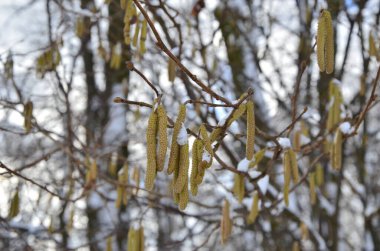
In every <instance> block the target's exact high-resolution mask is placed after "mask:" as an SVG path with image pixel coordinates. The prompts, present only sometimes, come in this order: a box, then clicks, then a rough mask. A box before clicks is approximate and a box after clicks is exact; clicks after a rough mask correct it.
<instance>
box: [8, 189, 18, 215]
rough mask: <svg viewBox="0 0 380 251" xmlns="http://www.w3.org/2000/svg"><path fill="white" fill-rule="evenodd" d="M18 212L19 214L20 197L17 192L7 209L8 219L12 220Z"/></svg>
mask: <svg viewBox="0 0 380 251" xmlns="http://www.w3.org/2000/svg"><path fill="white" fill-rule="evenodd" d="M19 212H20V197H19V194H18V190H17V191H16V193H15V194H14V195H13V198H12V201H11V205H10V207H9V213H8V218H10V219H12V218H14V217H16V216H17V215H18V213H19Z"/></svg>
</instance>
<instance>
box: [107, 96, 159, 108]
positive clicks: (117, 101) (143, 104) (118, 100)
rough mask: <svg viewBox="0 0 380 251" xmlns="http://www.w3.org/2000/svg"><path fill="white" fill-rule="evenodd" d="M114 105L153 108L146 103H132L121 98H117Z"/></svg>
mask: <svg viewBox="0 0 380 251" xmlns="http://www.w3.org/2000/svg"><path fill="white" fill-rule="evenodd" d="M113 102H114V103H123V104H128V105H137V106H145V107H149V108H153V106H152V105H151V104H148V103H145V102H139V101H132V100H127V99H124V98H121V97H116V98H114V100H113Z"/></svg>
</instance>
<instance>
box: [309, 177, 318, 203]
mask: <svg viewBox="0 0 380 251" xmlns="http://www.w3.org/2000/svg"><path fill="white" fill-rule="evenodd" d="M309 189H310V203H311V205H315V202H316V201H317V194H316V193H315V172H311V173H309Z"/></svg>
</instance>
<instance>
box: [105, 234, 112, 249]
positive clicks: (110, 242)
mask: <svg viewBox="0 0 380 251" xmlns="http://www.w3.org/2000/svg"><path fill="white" fill-rule="evenodd" d="M106 251H112V236H110V237H108V238H107V243H106Z"/></svg>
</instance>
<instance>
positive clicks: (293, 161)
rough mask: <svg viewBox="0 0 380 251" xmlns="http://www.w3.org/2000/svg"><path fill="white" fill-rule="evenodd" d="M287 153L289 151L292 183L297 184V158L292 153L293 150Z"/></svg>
mask: <svg viewBox="0 0 380 251" xmlns="http://www.w3.org/2000/svg"><path fill="white" fill-rule="evenodd" d="M288 151H289V157H290V164H291V169H292V176H293V181H294V183H297V182H298V180H299V173H298V163H297V156H296V153H295V152H294V151H293V149H289V150H288Z"/></svg>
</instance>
